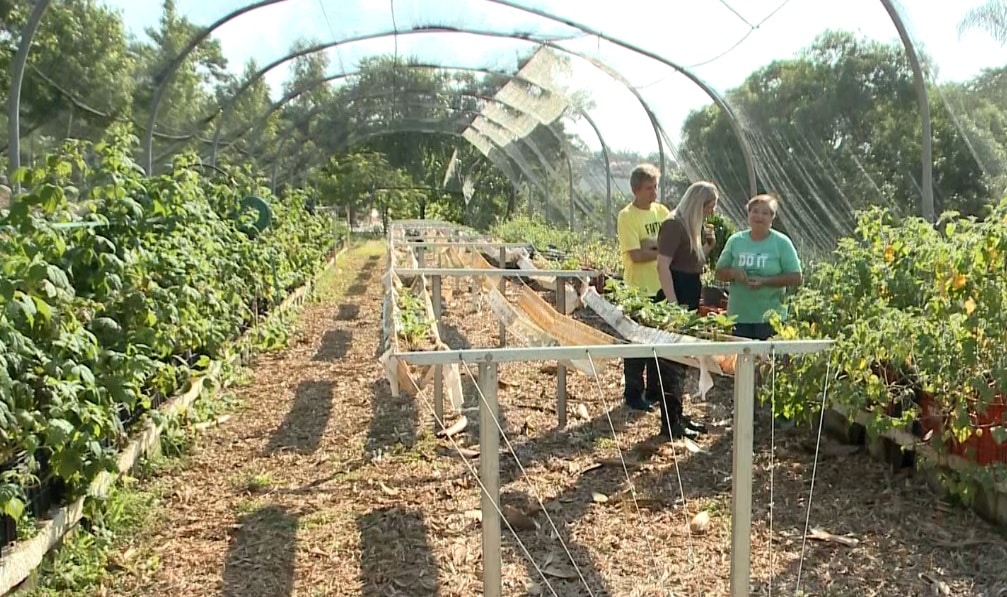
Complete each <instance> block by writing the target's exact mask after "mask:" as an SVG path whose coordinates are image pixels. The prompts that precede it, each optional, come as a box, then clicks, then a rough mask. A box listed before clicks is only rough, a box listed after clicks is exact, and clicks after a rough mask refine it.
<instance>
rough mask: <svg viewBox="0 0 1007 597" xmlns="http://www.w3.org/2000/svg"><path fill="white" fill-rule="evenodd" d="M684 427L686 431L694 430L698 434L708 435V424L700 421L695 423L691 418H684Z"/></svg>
mask: <svg viewBox="0 0 1007 597" xmlns="http://www.w3.org/2000/svg"><path fill="white" fill-rule="evenodd" d="M682 425H683V426H684V427H685V428H686V429H692V430H693V431H695V432H696V433H706V424H705V423H702V422H700V421H693V420H692V419H690V418H689V417H685V416H683V417H682Z"/></svg>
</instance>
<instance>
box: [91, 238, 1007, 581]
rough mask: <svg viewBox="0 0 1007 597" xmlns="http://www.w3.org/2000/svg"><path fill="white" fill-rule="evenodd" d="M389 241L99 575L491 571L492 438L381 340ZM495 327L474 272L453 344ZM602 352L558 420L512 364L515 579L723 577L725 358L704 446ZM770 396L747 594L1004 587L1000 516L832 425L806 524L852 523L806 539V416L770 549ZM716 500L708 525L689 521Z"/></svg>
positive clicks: (474, 416) (337, 576) (360, 265)
mask: <svg viewBox="0 0 1007 597" xmlns="http://www.w3.org/2000/svg"><path fill="white" fill-rule="evenodd" d="M382 263H383V261H382V260H379V258H378V257H377V255H375V254H374V247H373V245H371V246H368V247H365V248H364V249H363V250H358V251H355V252H354V253H352V254H351V256H350V259H349V263H348V265H347V266H346V268H345V271H346V276H344V277H343V278H341V279H342V280H343V283H344V284H347V285H348V286H346V287H344V288H343V292H342V298H341V299H339V300H335V301H327V302H323V303H319V304H312V305H309V306H308V307H307V308H306V309H305V312H304V316H303V321H302V325H301V328H300V329H299V330H298V332H297V335H296V337H295V339H294V341H293V342H292V345H291V347H290V348H289V349H287V350H285V351H283V352H281V353H278V354H275V355H271V356H264V357H262V358H260V359H259V362H258V363H257V364H256V366H255V368H254V380H253V383H252V384H251V385H249V386H246V387H244V388H241V389H239V390H238V398H239V399H240V401H241V404H242V408H241V410H240V411H239V412H237V413H235V415H234V416H233V417H232V418H231V419H230V420H228V421H227V422H226V423H225V424H223V425H222V426H220V427H215V428H212V429H210V430H208V431H207V432H205V433H204V434H203V435H202V436H201V437H200V439H199V441H198V444H197V445H196V447H195V448H194V451H193V453H192V454H191V455H190V456H189V458H188V461H187V462H186V465H185V467H184V468H182V470H179V471H176V472H173V473H172V474H170V475H168V476H166V477H163V478H160V479H158V480H155V481H153V483H157V484H159V487H160V490H161V492H162V495H164V496H165V499H164V501H163V502H162V503H161V504H160V506H159V507H158V509H157V513H156V514H155V515H153V516H152V519H151V522H150V524H149V525H148V529H147V530H146V531H145V532H144V533H143V534H141V535H140V536H138V537H136V538H134V540H133V541H131V542H130V545H129V546H128V548H129V550H132V551H131V552H129V553H128V554H121V556H120V558H119V560H129V558H127V557H125V555H129V556H130V557H131V558H133V559H134V560H140V559H142V560H143V561H151V559H152V558H151V556H156V558H153V559H154V560H155V561H156V562H157V565H156V566H144V567H139V566H128V565H127V566H125V568H126V570H125V571H123V572H120V573H118V574H117V575H116V577H115V579H114V581H112V582H110V583H109V585H108V587H106V589H107V590H106V591H104V593H105V594H108V595H172V596H178V595H200V596H203V595H221V594H222V595H229V596H239V595H240V596H242V597H255V596H260V595H261V596H270V597H284V596H287V595H295V594H296V595H363V596H368V597H371V596H373V597H378V596H390V595H403V596H405V595H408V596H421V595H441V596H458V597H461V596H465V597H471V596H474V595H479V594H481V593H482V583H481V573H482V567H481V561H480V560H481V555H480V554H481V538H480V537H481V536H480V525H479V516H478V510H479V501H480V500H479V495H480V493H479V485H478V482H477V480H476V476H475V475H476V474H477V473H478V458H472V457H471V455H467V456H464V457H463V456H460V455H459V452H458V451H457V450H456V447H455V446H454V445H452V443H451V442H449V441H447V440H443V439H437V438H436V437H434V435H433V429H434V427H433V422H432V417H431V413H432V397H431V395H430V392H429V391H426V392H424V393H423V394H422V395H421V396H420V397H419V398H418V399H416V400H413V399H409V398H407V397H405V395H403V396H402V397H393V396H391V394H390V392H389V389H388V384H387V382H386V381H385V380H384V374H383V371H382V369H381V367H380V366H379V365H378V362H377V358H376V357H377V350H378V344H379V338H380V318H381V296H382V287H381V284H380V277H381V275H382V273H383V271H382ZM449 284H451V283H450V282H445V286H447V285H449ZM544 296H545V295H544ZM497 329H498V326H497V323H496V319H495V318H494V316H493V315H492V313H491V312H490V311H489V309H488V306H486V305H484V304H483V305H480V304H478V302H477V301H474V300H473V299H472V297H471V296H469V295H467V294H466V293H456V294H455V296H454V297H453V298H452V299H451V300H448V301H446V304H445V316H444V318H443V320H442V326H441V330H442V332H443V335H444V338H445V340H446V341H448V343H449V344H450V345H451V346H452V347H465V346H474V347H490V346H496V345H497V342H498V338H497ZM596 366H597V368H598V371H599V376H598V379H594V378H593V377H592V376H586V375H583V374H579V373H571V374H570V376H569V380H568V388H569V399H568V415H569V424H568V425H567V427H566V428H565V429H557V428H556V412H555V402H556V401H555V395H556V377H555V369H554V368H553V367H548V366H543V364H540V363H525V364H503V365H501V366H500V384H499V388H498V399H499V402H500V404H501V417H500V418H501V420H500V424H501V425H502V427H503V429H504V430H505V432H506V438H507V440H505V441H502V442H501V443H502V447H503V450H502V453H501V457H500V461H501V487H502V501H503V503H504V505H505V514H506V516H507V519H508V521H509V522H511V524H512V526H513V527H514V532H511V531H510V530H509V529H508V528H507V526H506V525H505V526H504V556H503V569H504V594H506V595H561V596H567V595H570V596H572V595H597V596H600V595H617V596H658V595H711V596H721V595H726V594H728V590H729V581H728V579H729V573H730V559H729V558H730V509H731V497H730V496H731V468H732V467H731V455H732V435H731V432H730V429H729V425H730V422H729V419H730V418H731V402H732V396H731V392H732V389H731V380H730V379H726V378H720V379H717V380H716V381H717V386H716V388H715V389H714V390H713V391H712V392H711V393H710V394H708V395H707V397H706V400H705V401H704V402H699V401H698V399H694V400H691V401H690V402H689V403H688V404H687V406H686V408H687V410H688V411H689V412H690V413H691V414H692V415H693V416H696V417H699V416H701V417H702V418H704V419H705V420H706V421H708V422H711V423H720V425H719V426H717V427H715V428H714V429H713V430H712V432H711V434H710V435H709V436H705V437H704V438H702V439H701V440H699V441H698V442H696V443H695V444H694V445H693V446H691V449H689V447H687V446H685V445H684V444H683V443H682V442H676V443H674V444H665V445H659V444H657V443H655V442H653V441H652V436H653V435H654V434H655V433H656V431H657V429H658V415H657V413H656V412H655V413H653V414H642V413H635V412H630V411H627V410H626V409H624V408H623V407H622V406H621V387H622V379H621V375H622V368H621V364H620V363H618V362H614V361H612V362H601V361H598V362H597V363H596ZM462 374H463V378H464V379H465V382H466V383H465V385H466V403H465V406H464V407H463V408H464V410H465V413H464V414H465V415H467V417H468V419H469V422H470V423H469V426H468V428H467V429H466V430H465V431H464V432H462V433H461V434H459V435H458V436H456V439H457V441H458V445H459V446H461V447H463V448H467V449H471V450H474V449H476V448H477V447H478V427H477V422H478V413H477V405H478V400H479V396H478V393H477V392H476V391H475V389H474V385H473V383H472V378H471V377H470V376H469V374H468V372H467V371H466V370H465V368H464V367H463V369H462ZM475 374H476V371H475V369H474V368H473V370H472V375H475ZM689 385H690V388H691V389H692V390H693V391H694V388H695V379H692V380H691V382H690V384H689ZM757 416H758V418H757V422H756V435H755V446H756V450H755V451H756V453H755V456H754V462H755V470H754V476H755V485H756V487H755V496H754V498H753V504H754V512H753V531H752V561H751V578H752V594H753V595H767V594H769V585H770V579H772V592H773V593H778V594H781V595H783V594H787V595H793V594H795V584H796V580H797V577H798V573H799V571H800V577H801V589H802V590H803V591H804V594H807V595H823V596H824V595H867V596H870V595H886V596H889V595H900V596H910V595H941V594H945V595H986V596H993V595H999V594H1001V592H1000V591H1003V594H1007V568H1005V567H1004V565H1003V562H1004V561H1007V542H1005V541H1004V540H1003V538H1001V536H1000V535H998V534H997V533H995V532H994V531H993V530H992V528H991V527H990V526H989V525H988V524H986V523H984V522H982V521H981V520H978V519H977V518H976V517H975V516H974V515H972V514H971V513H969V512H968V511H965V510H962V509H957V508H950V507H947V506H946V505H945V504H943V503H941V502H940V500H938V499H937V498H936V497H935V496H933V495H932V493H931V492H930V491H929V490H928V489H927V488H926V486H925V485H924V483H923V482H922V481H921V480H918V479H914V478H911V477H909V476H907V475H906V474H904V473H903V474H893V473H892V472H891V471H890V469H888V468H886V467H885V466H883V465H881V464H878V463H877V462H876V461H874V460H871V459H870V458H869V457H868V456H867V455H865V454H863V453H860V452H859V451H856V449H855V448H850V447H846V446H840V445H838V444H835V443H833V442H831V441H828V440H826V439H823V440H822V450H821V455H820V458H819V462H818V467H817V472H816V481H815V489H814V496H813V499H812V507H811V515H810V527H811V528H813V529H814V528H818V529H821V530H823V531H825V532H827V533H831V534H833V535H835V536H839V537H841V538H842V541H838V540H828V541H821V540H809V541H807V542H806V543H805V542H804V541H802V537H803V535H804V529H805V519H806V516H807V505H808V500H809V487H810V480H811V474H812V464H813V461H814V437H813V436H811V435H809V432H808V431H807V430H789V431H781V430H779V429H777V430H776V451H775V455H776V456H775V458H776V467H775V469H774V474H773V475H772V481H773V484H772V490H773V494H774V498H775V506H774V520H773V523H772V526H773V530H772V537H773V542H772V554H771V553H770V541H769V538H770V530H769V504H770V498H769V495H770V478H771V477H770V469H769V455H770V452H771V442H770V429H771V425H770V418H769V417H768V416H767V415H766V413H765V412H764V411H762V410H760V411H759V412H758V415H757ZM518 462H520V465H519V464H518ZM702 512H705V513H706V514H705V515H704V516H707V517H708V519H709V522H708V524H707V525H706V528H705V529H704V530H703V531H702V532H697V533H692V532H690V531H689V524H690V521H692V520H693V519H694V518H696V517H697V515H699V514H700V513H702ZM802 548H803V550H804V558H803V565H802V564H801V562H802V559H801V553H802ZM529 556H530V558H529ZM771 562H772V564H771Z"/></svg>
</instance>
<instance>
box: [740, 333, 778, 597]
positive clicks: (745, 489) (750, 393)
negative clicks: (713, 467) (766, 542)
mask: <svg viewBox="0 0 1007 597" xmlns="http://www.w3.org/2000/svg"><path fill="white" fill-rule="evenodd" d="M754 407H755V357H754V356H753V355H752V354H750V353H749V354H740V355H738V360H737V366H736V369H735V374H734V470H733V472H732V476H731V483H732V485H733V487H732V492H731V494H732V495H731V597H748V590H749V582H750V569H749V567H750V566H751V562H752V557H751V555H752V449H753V438H752V435H753V431H752V426H753V423H752V418H753V415H754ZM770 540H772V538H770Z"/></svg>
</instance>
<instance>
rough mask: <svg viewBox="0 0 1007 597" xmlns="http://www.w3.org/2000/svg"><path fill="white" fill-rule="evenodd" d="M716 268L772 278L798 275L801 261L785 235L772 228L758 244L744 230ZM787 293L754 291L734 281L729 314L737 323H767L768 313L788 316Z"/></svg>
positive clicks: (766, 288) (765, 288)
mask: <svg viewBox="0 0 1007 597" xmlns="http://www.w3.org/2000/svg"><path fill="white" fill-rule="evenodd" d="M717 267H731V268H739V269H743V270H745V274H746V275H748V276H750V277H751V276H754V277H760V278H770V277H773V276H779V275H780V274H790V273H799V272H800V271H801V260H800V258H799V257H798V256H797V249H795V248H794V243H792V242H791V241H790V239H789V238H788V237H787V235H786V234H783V233H782V232H778V231H776V230H772V229H770V231H769V236H767V237H766V238H764V239H762V240H758V241H756V240H752V234H751V231H749V230H742V231H741V232H736V233H734V234H733V235H731V237H730V238H728V239H727V242H726V243H725V244H724V251H723V252H722V253H721V254H720V259H718V260H717ZM785 293H786V289H785V288H773V287H769V286H763V287H761V288H756V289H755V290H752V289H750V288H749V287H748V286H747V285H745V284H741V283H739V282H733V281H732V282H731V286H730V296H729V298H728V301H727V312H728V314H729V315H734V316H735V322H736V323H762V322H764V321H768V319H769V318H768V317H767V315H766V314H767V313H768V312H770V311H777V312H778V313H780V314H781V315H783V316H786V310H785V309H784V307H783V297H784V294H785Z"/></svg>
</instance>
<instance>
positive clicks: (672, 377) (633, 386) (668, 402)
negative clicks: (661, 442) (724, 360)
mask: <svg viewBox="0 0 1007 597" xmlns="http://www.w3.org/2000/svg"><path fill="white" fill-rule="evenodd" d="M675 292H676V294H677V293H678V289H677V288H676V289H675ZM652 300H653V301H654V302H655V303H658V302H661V301H663V300H664V292H663V291H658V293H657V295H656V296H654V297H653V299H652ZM697 303H698V299H697ZM622 362H623V375H624V378H625V384H626V385H625V393H624V395H623V398H624V399H625V400H626V401H627V402H632V401H638V400H640V399H641V398H643V399H646V400H647V401H648V402H656V403H657V404H658V406H659V408H660V410H661V429H662V430H663V431H668V430H669V429H671V425H672V424H673V423H675V422H678V421H679V420H680V419H681V418H682V392H683V390H684V387H685V375H686V370H685V369H686V367H685V365H682V364H680V363H676V362H674V361H669V360H667V359H655V358H654V357H643V358H635V359H623V361H622ZM662 389H663V390H664V392H663V395H662V391H661V390H662Z"/></svg>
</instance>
